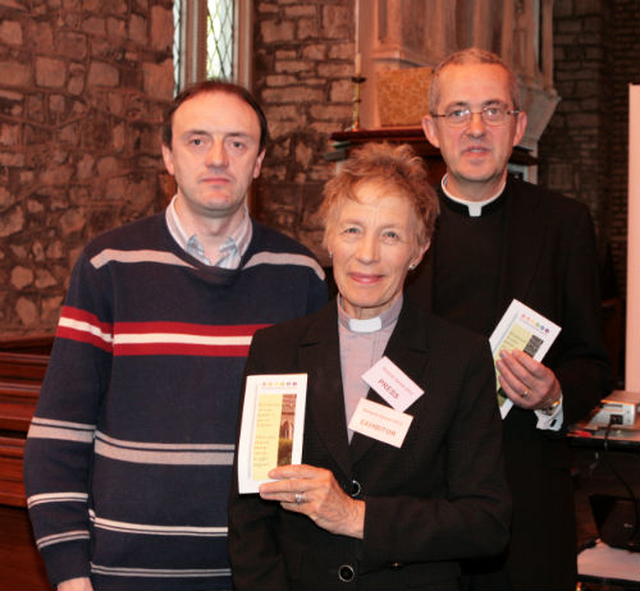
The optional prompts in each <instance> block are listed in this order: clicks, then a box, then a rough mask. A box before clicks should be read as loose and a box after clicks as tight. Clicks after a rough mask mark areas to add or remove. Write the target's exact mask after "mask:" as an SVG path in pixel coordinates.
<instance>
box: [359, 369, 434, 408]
mask: <svg viewBox="0 0 640 591" xmlns="http://www.w3.org/2000/svg"><path fill="white" fill-rule="evenodd" d="M362 379H363V380H364V381H365V382H367V384H369V386H371V388H373V389H374V390H375V391H376V392H377V393H378V394H380V396H382V398H384V400H385V401H386V402H388V403H389V404H390V405H391V406H392V407H393V408H395V409H396V410H398V411H400V412H404V411H405V410H407V408H409V407H410V406H411V405H412V404H413V403H414V402H415V401H416V400H418V398H420V396H422V395H423V394H424V390H423V389H422V388H421V387H420V386H418V384H416V383H415V382H414V381H413V380H412V379H411V378H410V377H409V376H408V375H407V374H406V373H404V372H403V371H402V370H401V369H400V368H399V367H398V366H397V365H396V364H395V363H394V362H393V361H391V359H389V358H388V357H383V358H382V359H380V361H378V363H376V364H375V365H374V366H373V367H371V368H370V369H368V370H367V371H365V372H364V373H363V374H362Z"/></svg>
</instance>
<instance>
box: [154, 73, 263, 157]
mask: <svg viewBox="0 0 640 591" xmlns="http://www.w3.org/2000/svg"><path fill="white" fill-rule="evenodd" d="M206 92H226V93H227V94H233V95H235V96H237V97H238V98H239V99H241V100H243V101H244V102H245V103H247V104H248V105H249V106H250V107H251V108H252V109H253V110H254V111H255V113H256V115H257V116H258V120H259V121H260V148H259V150H258V153H260V152H262V150H264V147H265V146H266V144H267V140H268V138H269V129H268V127H267V118H266V117H265V115H264V112H263V110H262V108H261V107H260V105H259V104H258V101H256V99H255V98H254V97H253V95H252V94H251V93H250V92H249V91H248V90H247V89H246V88H245V87H244V86H240V85H239V84H234V83H233V82H227V81H226V80H218V79H209V80H204V81H202V82H198V83H197V84H194V85H192V86H189V87H188V88H185V89H184V90H183V91H182V92H181V93H180V94H178V95H177V96H176V97H175V98H174V99H173V102H172V103H171V105H170V106H169V108H168V109H167V110H166V112H165V115H164V121H163V123H162V143H163V144H164V145H165V146H167V147H168V148H169V149H171V141H172V140H173V129H172V126H173V114H174V113H175V112H176V110H177V109H178V107H179V106H180V105H181V104H182V103H184V102H185V101H188V100H189V99H192V98H193V97H195V96H198V95H200V94H204V93H206Z"/></svg>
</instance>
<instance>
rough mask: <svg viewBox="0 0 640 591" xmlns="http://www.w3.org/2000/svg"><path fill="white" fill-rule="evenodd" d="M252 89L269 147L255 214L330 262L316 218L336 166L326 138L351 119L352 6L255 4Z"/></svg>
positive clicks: (333, 1) (333, 2)
mask: <svg viewBox="0 0 640 591" xmlns="http://www.w3.org/2000/svg"><path fill="white" fill-rule="evenodd" d="M255 13H256V25H255V36H254V44H255V56H256V58H255V63H254V68H255V70H254V79H255V85H254V90H255V93H256V96H257V97H258V99H259V101H260V103H261V104H262V106H263V107H264V110H265V113H266V115H267V119H268V121H269V127H270V132H271V138H272V140H273V141H272V143H271V145H270V147H269V149H268V152H267V157H266V159H265V163H264V166H263V169H262V170H263V172H262V178H261V179H260V180H259V181H258V182H257V183H256V185H255V187H254V197H255V199H254V206H253V211H254V213H256V214H257V215H258V217H260V219H261V220H262V221H264V222H265V223H267V224H269V225H272V226H274V227H276V228H278V229H280V230H282V231H284V232H286V233H288V234H290V235H291V236H293V237H295V238H297V239H298V240H300V241H302V242H303V243H305V244H307V245H308V246H309V247H310V248H312V249H313V250H314V251H315V252H316V254H317V255H318V256H319V257H320V258H321V260H323V262H326V259H325V254H324V251H323V249H322V248H321V247H320V242H321V232H320V226H319V224H318V220H317V218H316V215H315V212H316V210H317V207H318V204H319V201H320V197H321V192H322V186H323V185H324V181H325V180H326V179H327V178H328V177H329V176H330V174H331V171H332V168H333V165H332V164H331V163H330V162H328V161H327V160H326V159H325V158H324V154H325V153H326V152H327V151H328V150H329V149H330V143H329V135H330V134H331V133H332V132H334V131H340V130H342V129H345V128H346V127H348V126H349V125H350V124H351V120H352V116H353V103H352V100H353V85H352V82H351V76H352V75H353V71H354V41H353V39H354V23H353V3H352V2H346V1H340V0H310V1H306V2H295V1H290V0H278V1H277V2H276V1H272V2H268V1H266V0H257V1H256V2H255Z"/></svg>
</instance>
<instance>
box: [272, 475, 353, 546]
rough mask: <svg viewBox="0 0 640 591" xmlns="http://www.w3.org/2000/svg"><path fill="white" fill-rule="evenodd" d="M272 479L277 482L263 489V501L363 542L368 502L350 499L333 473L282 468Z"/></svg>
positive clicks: (333, 532)
mask: <svg viewBox="0 0 640 591" xmlns="http://www.w3.org/2000/svg"><path fill="white" fill-rule="evenodd" d="M269 478H273V479H275V480H276V482H266V483H264V484H262V485H260V496H261V497H262V498H263V499H265V500H267V501H279V502H280V505H281V506H282V508H283V509H286V510H287V511H293V512H295V513H302V514H303V515H306V516H307V517H309V518H310V519H312V520H313V521H314V523H315V524H316V525H318V526H319V527H321V528H323V529H325V530H327V531H328V532H331V533H332V534H339V535H343V536H351V537H352V538H358V539H360V540H361V539H362V538H363V535H364V511H365V504H364V501H357V500H355V499H352V498H351V497H350V496H348V495H347V494H346V493H345V492H344V491H343V490H342V489H341V488H340V485H339V484H338V483H337V481H336V479H335V477H334V475H333V473H332V472H331V471H329V470H325V469H324V468H316V467H314V466H307V465H305V464H301V465H289V466H279V467H278V468H274V469H273V470H271V472H269Z"/></svg>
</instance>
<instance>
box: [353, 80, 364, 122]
mask: <svg viewBox="0 0 640 591" xmlns="http://www.w3.org/2000/svg"><path fill="white" fill-rule="evenodd" d="M351 81H352V82H353V125H352V126H351V131H358V130H359V129H360V103H361V102H362V99H361V98H360V85H361V84H364V82H365V81H366V78H364V77H363V76H360V75H359V74H357V75H356V76H352V77H351Z"/></svg>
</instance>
